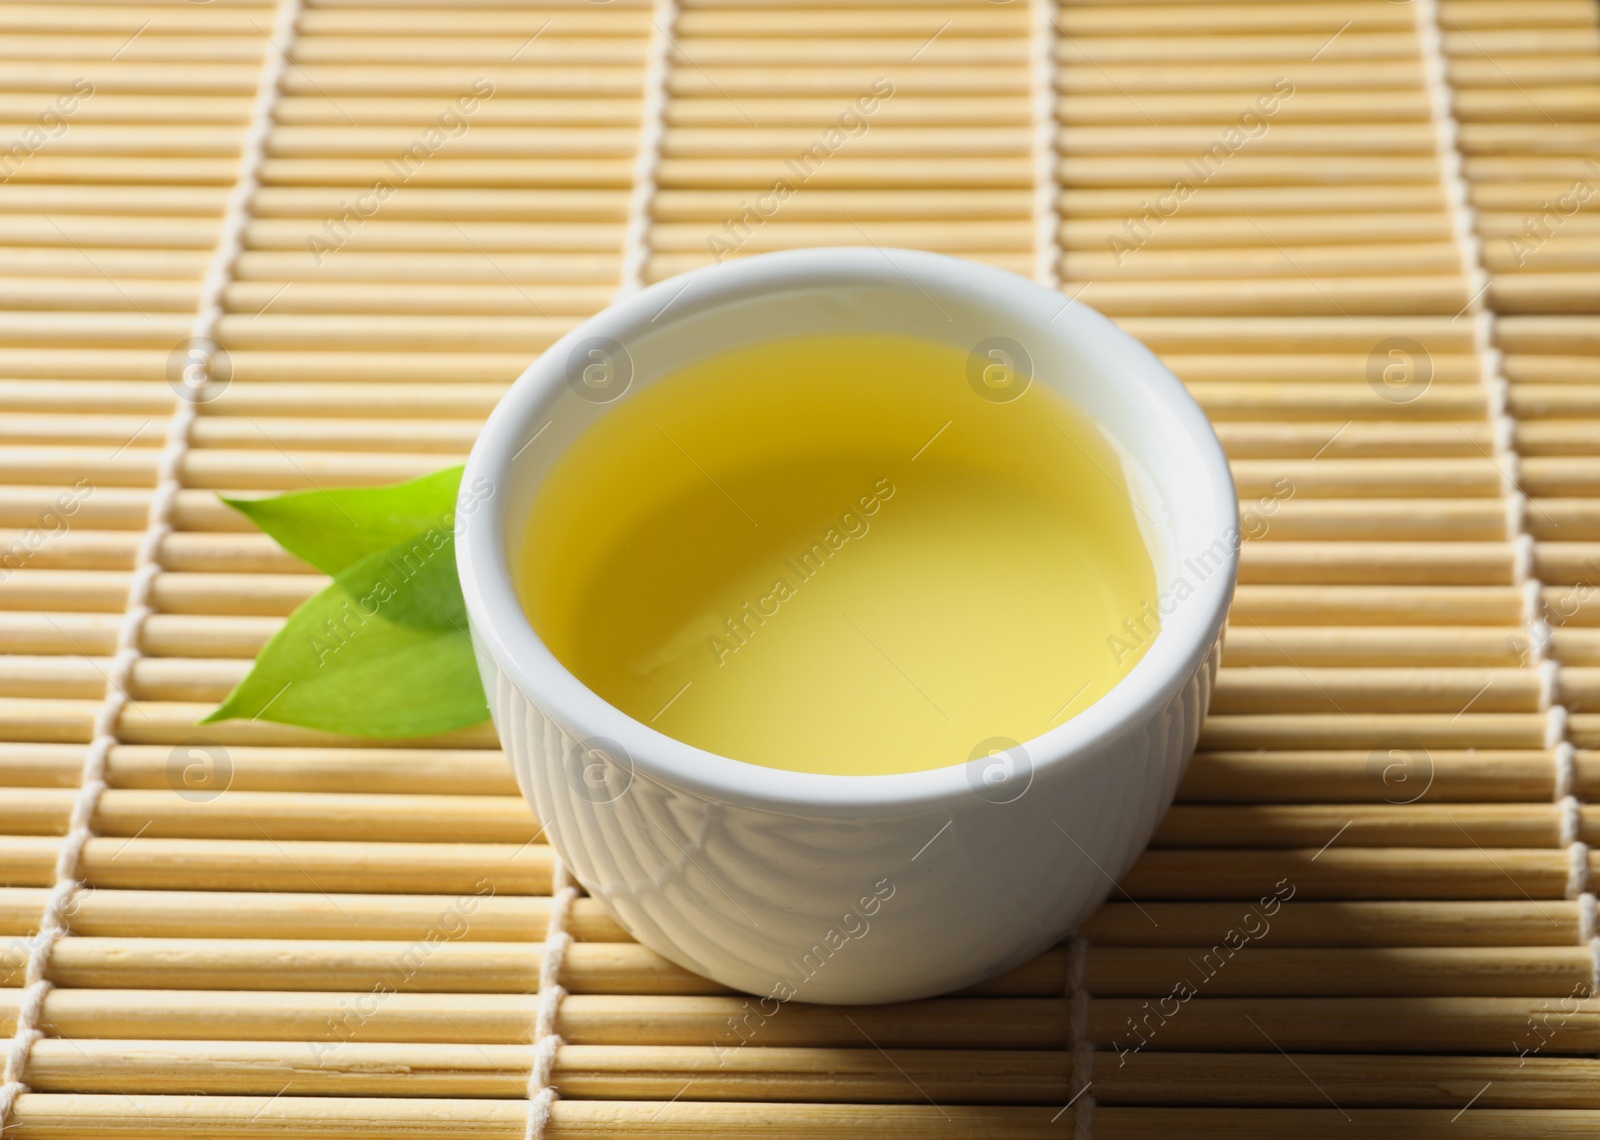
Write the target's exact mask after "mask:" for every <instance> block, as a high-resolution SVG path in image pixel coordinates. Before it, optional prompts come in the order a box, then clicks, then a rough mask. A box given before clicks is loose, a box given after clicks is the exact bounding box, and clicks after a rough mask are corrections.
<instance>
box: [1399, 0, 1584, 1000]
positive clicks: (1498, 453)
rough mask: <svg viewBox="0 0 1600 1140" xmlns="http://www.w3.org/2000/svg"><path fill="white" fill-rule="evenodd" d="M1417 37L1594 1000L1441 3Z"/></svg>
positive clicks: (1546, 629)
mask: <svg viewBox="0 0 1600 1140" xmlns="http://www.w3.org/2000/svg"><path fill="white" fill-rule="evenodd" d="M1416 18H1417V34H1418V37H1419V39H1420V40H1421V45H1422V61H1423V67H1424V69H1425V72H1426V79H1427V86H1428V92H1429V96H1430V100H1431V103H1432V107H1433V121H1434V125H1435V128H1436V130H1437V133H1438V148H1437V149H1438V152H1439V162H1440V177H1441V182H1442V185H1443V188H1444V193H1445V198H1446V201H1447V202H1448V204H1449V212H1450V221H1451V225H1452V227H1453V228H1454V230H1455V238H1456V243H1457V248H1458V249H1460V250H1461V261H1462V272H1463V273H1464V274H1465V276H1466V279H1467V285H1468V287H1469V288H1470V289H1471V294H1470V297H1471V299H1470V300H1469V301H1468V303H1467V306H1466V307H1465V308H1464V309H1463V310H1462V313H1461V314H1458V319H1459V318H1460V317H1461V316H1470V317H1471V319H1472V336H1473V344H1474V347H1475V348H1476V350H1477V353H1478V360H1479V361H1480V362H1481V370H1482V378H1483V385H1484V389H1485V392H1486V394H1487V397H1488V404H1489V417H1490V422H1491V424H1492V425H1493V429H1494V459H1495V465H1496V466H1497V467H1498V468H1499V469H1500V479H1501V489H1502V490H1503V491H1504V493H1505V497H1506V537H1507V539H1508V540H1509V541H1510V542H1511V545H1512V575H1513V578H1514V580H1515V582H1516V584H1517V585H1518V586H1519V587H1521V589H1522V591H1523V594H1522V598H1523V605H1522V626H1523V632H1524V634H1525V635H1526V637H1527V639H1528V646H1529V652H1530V657H1531V660H1532V664H1533V666H1534V667H1535V668H1536V669H1537V670H1538V673H1539V709H1540V711H1541V712H1543V713H1544V714H1545V730H1544V741H1543V743H1544V747H1545V748H1546V749H1547V750H1549V751H1550V752H1551V755H1552V760H1553V762H1554V765H1555V772H1554V781H1553V785H1554V796H1553V798H1554V800H1555V802H1556V804H1557V805H1558V806H1559V809H1560V839H1559V842H1560V843H1561V845H1562V846H1563V847H1565V848H1566V850H1567V859H1568V869H1567V886H1566V896H1567V898H1569V899H1575V900H1577V903H1578V942H1579V944H1580V945H1587V946H1588V947H1589V992H1590V994H1591V995H1594V996H1600V936H1597V933H1596V931H1595V896H1594V892H1593V891H1591V890H1590V889H1589V846H1588V844H1586V843H1584V842H1583V840H1582V838H1581V836H1582V834H1583V804H1582V802H1581V801H1580V800H1579V799H1578V797H1577V795H1576V794H1575V788H1576V786H1577V782H1576V772H1575V759H1574V749H1573V746H1572V744H1571V742H1570V741H1568V740H1567V709H1566V706H1565V705H1563V704H1562V703H1561V666H1560V663H1559V662H1557V661H1555V660H1552V659H1551V658H1550V656H1549V650H1550V640H1551V631H1550V625H1549V623H1548V622H1547V621H1546V620H1545V616H1544V600H1543V599H1544V584H1543V583H1542V582H1540V581H1539V579H1538V578H1537V577H1536V576H1535V574H1534V571H1535V568H1536V567H1535V560H1534V555H1535V547H1534V538H1533V535H1532V533H1531V532H1530V531H1529V530H1528V527H1527V513H1528V497H1527V495H1526V493H1524V492H1523V490H1522V487H1521V470H1522V461H1521V456H1520V454H1519V453H1518V451H1517V425H1516V420H1515V419H1514V418H1513V417H1512V415H1511V412H1510V392H1511V385H1510V382H1509V381H1507V380H1506V377H1505V372H1504V370H1503V368H1502V364H1503V359H1502V355H1501V352H1500V349H1499V348H1498V347H1497V345H1496V343H1495V342H1496V337H1495V313H1494V310H1493V309H1492V308H1490V307H1489V305H1488V304H1487V303H1485V301H1484V294H1485V293H1487V292H1488V288H1489V284H1490V281H1491V278H1490V275H1489V271H1488V268H1487V267H1486V266H1485V264H1484V260H1483V246H1482V242H1481V241H1479V239H1478V227H1477V212H1476V210H1475V209H1474V208H1473V205H1472V200H1471V196H1470V193H1469V187H1468V185H1467V179H1466V176H1465V174H1464V173H1463V172H1462V161H1461V146H1460V124H1459V123H1458V122H1457V120H1456V117H1455V110H1454V95H1453V92H1452V89H1451V87H1450V80H1449V74H1448V70H1447V66H1446V60H1445V53H1444V37H1443V35H1442V33H1441V32H1440V28H1439V5H1438V0H1417V5H1416Z"/></svg>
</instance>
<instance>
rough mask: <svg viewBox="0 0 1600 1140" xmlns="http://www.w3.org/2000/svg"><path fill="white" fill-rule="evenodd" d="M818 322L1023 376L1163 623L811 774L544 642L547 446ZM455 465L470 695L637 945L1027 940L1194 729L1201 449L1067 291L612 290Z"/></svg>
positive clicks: (1230, 515) (1137, 356)
mask: <svg viewBox="0 0 1600 1140" xmlns="http://www.w3.org/2000/svg"><path fill="white" fill-rule="evenodd" d="M819 334H877V335H890V336H900V337H911V338H920V339H924V340H931V341H936V342H941V343H944V344H948V345H953V346H956V347H959V348H960V349H961V351H962V352H963V353H964V354H969V355H970V356H971V357H972V358H973V359H975V360H977V361H979V362H980V363H981V362H982V361H985V360H988V361H994V362H997V363H998V362H1004V363H1005V364H1006V368H1002V369H997V370H991V371H989V372H988V373H987V375H985V374H984V370H983V368H978V369H977V370H976V375H975V376H974V377H973V382H974V391H975V393H976V394H977V395H978V396H981V397H983V398H986V399H987V398H991V397H992V396H993V395H994V394H995V391H998V394H999V396H1000V397H1002V398H1003V397H1005V396H1006V395H1007V392H1006V385H1007V384H1008V383H1017V382H1025V383H1032V384H1047V385H1049V386H1051V387H1052V388H1054V389H1055V390H1057V391H1058V392H1059V393H1060V394H1061V395H1062V396H1064V397H1066V399H1067V400H1068V401H1070V402H1071V403H1072V404H1073V405H1075V406H1076V407H1077V408H1078V409H1079V410H1081V411H1082V412H1083V413H1084V414H1085V415H1087V416H1088V417H1089V418H1090V419H1092V420H1093V421H1094V422H1095V423H1096V424H1098V425H1099V426H1100V427H1101V428H1102V429H1103V431H1104V433H1105V434H1106V436H1108V437H1109V439H1110V441H1111V444H1112V446H1113V448H1114V449H1115V451H1116V452H1117V453H1118V455H1119V456H1120V457H1121V459H1122V461H1123V469H1124V475H1125V477H1126V479H1127V481H1128V484H1129V490H1130V492H1131V493H1132V495H1133V496H1134V498H1135V500H1136V502H1137V503H1138V505H1139V507H1140V515H1141V525H1142V526H1143V528H1144V537H1145V541H1146V544H1147V545H1148V547H1149V550H1150V555H1151V557H1152V560H1153V562H1154V566H1155V573H1156V581H1157V587H1158V593H1159V604H1160V608H1161V633H1160V634H1159V636H1157V637H1156V638H1155V639H1154V641H1153V642H1152V643H1151V645H1150V647H1149V649H1148V652H1146V654H1145V656H1144V657H1143V659H1141V660H1140V661H1139V663H1138V664H1137V665H1135V666H1134V668H1133V670H1132V671H1131V672H1129V673H1128V675H1127V676H1126V677H1124V678H1123V679H1122V680H1121V681H1120V682H1118V683H1117V684H1116V685H1115V687H1114V688H1112V689H1111V691H1110V692H1109V693H1107V694H1106V695H1105V696H1103V697H1101V698H1100V699H1099V700H1097V701H1096V702H1095V703H1094V704H1093V705H1091V706H1090V707H1089V708H1087V709H1086V710H1084V711H1083V712H1082V713H1079V714H1078V715H1076V716H1074V717H1073V718H1071V719H1070V720H1068V721H1067V722H1066V723H1065V724H1062V725H1060V726H1059V727H1057V728H1055V729H1052V730H1050V731H1048V732H1045V733H1044V734H1043V735H1040V736H1038V737H1035V738H1034V739H1031V740H1027V741H1023V742H1021V743H1020V744H1018V745H1016V746H1015V747H1009V746H1008V747H1006V748H1005V749H1004V750H1003V751H1002V752H1000V753H999V754H998V756H997V757H996V758H989V757H985V758H983V759H979V760H974V761H972V762H970V763H968V764H955V765H953V766H949V767H942V768H935V769H929V770H923V771H912V772H901V773H896V774H892V775H871V776H841V775H822V774H817V773H814V772H797V771H787V770H780V769H775V768H766V767H760V766H757V765H753V764H745V763H740V762H739V761H737V760H732V759H728V758H726V757H723V756H718V755H715V754H713V753H711V752H706V751H703V750H700V749H697V748H694V747H692V746H690V745H688V744H684V743H683V742H681V741H678V740H675V739H673V738H671V737H669V736H666V735H664V734H663V733H660V732H657V731H656V730H655V729H653V728H651V727H650V726H649V725H648V724H646V723H643V722H642V721H640V720H638V719H635V718H633V717H629V716H627V715H625V714H624V713H622V712H620V711H619V710H618V709H616V708H614V707H612V706H611V705H609V704H607V703H606V702H605V701H604V700H602V699H601V698H600V697H599V696H598V695H596V694H595V693H594V692H592V691H590V690H589V689H588V688H586V687H585V686H584V685H582V684H581V683H580V682H579V681H578V680H577V678H575V677H574V676H573V675H572V674H571V673H570V672H569V671H568V670H567V669H565V668H564V667H563V666H562V665H561V663H560V662H559V661H557V660H556V658H555V656H554V655H553V654H552V653H551V652H550V651H549V649H548V648H547V647H546V646H545V645H544V644H543V643H542V642H541V641H540V639H539V637H538V636H537V634H536V633H535V632H534V630H533V628H532V626H531V625H530V623H529V622H528V619H527V618H526V616H525V615H524V612H523V609H522V607H521V605H520V603H519V600H518V596H517V591H516V586H515V572H516V565H517V560H518V558H519V557H520V554H521V550H522V541H523V530H524V527H525V525H526V523H527V520H528V518H529V515H530V513H531V511H532V507H533V503H534V499H535V497H536V495H537V493H538V491H539V488H540V486H541V484H542V481H543V480H544V479H545V477H546V476H547V475H548V473H549V472H550V471H551V469H552V467H553V465H554V464H555V462H556V461H557V460H558V459H559V458H560V457H561V456H562V455H563V453H564V452H565V451H566V449H567V448H568V447H570V446H571V444H572V443H573V441H575V440H576V439H578V438H579V437H580V436H581V435H582V434H583V433H584V432H585V431H586V430H587V429H588V428H589V427H590V426H591V425H592V424H594V423H595V422H596V421H597V420H598V419H599V418H600V417H602V416H604V415H606V414H608V411H609V410H610V409H612V408H613V407H615V406H616V405H617V404H618V402H619V401H621V400H625V399H626V398H627V397H628V395H629V394H630V393H637V392H639V391H641V390H643V389H644V388H646V387H647V386H649V385H650V384H652V383H654V382H656V381H657V380H659V379H661V378H663V377H666V376H670V375H672V374H674V373H676V372H678V371H680V370H681V369H682V368H684V367H686V366H688V365H690V364H692V363H694V362H696V361H699V360H702V359H704V358H706V357H708V356H712V355H716V354H719V353H723V352H727V351H729V350H733V349H738V348H740V347H742V346H747V345H751V344H757V343H762V342H766V341H774V340H785V339H790V338H801V337H810V336H816V335H819ZM984 367H987V366H984ZM986 388H987V389H990V390H991V391H990V394H989V395H985V392H984V389H986ZM463 488H464V490H469V489H473V488H483V489H484V490H483V494H485V495H487V499H486V500H485V501H484V502H483V504H482V506H481V507H480V509H478V510H475V511H473V512H472V513H470V514H469V513H465V512H463V513H462V514H461V516H460V518H461V521H460V524H459V528H458V540H459V541H458V558H459V563H460V571H461V578H462V585H463V591H464V594H465V596H466V600H467V607H468V613H469V616H470V618H471V623H472V631H473V640H474V645H475V647H476V649H477V652H478V656H479V661H480V667H481V669H482V672H483V677H484V682H485V689H486V691H487V692H488V694H489V697H490V706H491V709H492V710H493V712H494V716H495V722H496V725H497V727H498V728H499V731H500V736H501V739H502V743H503V745H504V747H505V749H506V752H507V755H508V757H509V758H510V759H511V761H512V764H513V767H514V769H515V770H516V773H517V777H518V780H519V783H520V785H521V787H522V789H523V791H524V793H525V794H526V795H527V797H528V799H529V801H530V803H531V804H532V805H533V808H534V811H535V812H536V814H537V815H538V817H539V819H540V820H541V822H543V823H544V824H545V825H546V826H547V828H548V834H549V836H550V838H551V840H552V842H553V843H554V845H555V846H556V848H557V849H558V850H559V851H560V853H561V855H562V857H563V858H564V859H565V860H566V861H567V863H568V865H569V866H570V867H571V869H572V871H573V873H574V874H575V875H576V877H577V878H578V880H579V881H580V882H581V883H582V884H583V885H584V887H585V888H586V889H588V890H589V891H590V893H591V894H593V895H595V896H596V897H597V898H599V899H600V900H601V901H602V902H603V903H604V904H605V905H606V906H607V907H608V909H610V910H611V911H612V913H613V914H614V915H615V916H616V917H617V918H618V919H619V921H621V922H622V924H623V925H624V926H625V927H626V928H627V929H628V930H629V931H630V932H631V933H632V934H633V935H634V936H635V937H636V938H638V939H639V941H641V942H642V943H644V944H645V945H646V946H648V947H650V948H652V949H654V950H656V951H658V952H660V953H661V954H663V955H665V956H666V957H668V958H670V959H671V960H673V961H674V962H677V963H678V964H680V965H683V966H685V967H687V968H689V969H691V970H694V971H696V972H698V973H701V974H704V975H706V976H708V977H710V978H712V979H714V980H716V981H719V982H722V983H724V984H727V985H730V986H733V987H735V988H738V989H741V990H745V991H747V992H750V993H753V994H757V995H760V996H763V997H767V998H768V999H769V1001H771V1002H776V1003H778V1004H779V1005H780V1006H781V1004H782V1003H783V1002H787V1001H789V1000H802V1001H822V1002H875V1001H890V1000H905V999H909V998H914V997H920V996H926V995H929V994H933V993H939V992H944V991H947V990H950V989H954V988H958V987H960V986H963V985H967V984H971V983H974V982H976V981H979V980H981V979H983V978H986V977H990V976H993V975H994V974H996V973H999V972H1001V971H1004V970H1006V969H1008V968H1010V967H1012V966H1015V965H1017V964H1019V963H1021V962H1023V961H1025V960H1027V959H1028V958H1029V957H1031V956H1033V955H1035V954H1037V953H1038V952H1039V951H1040V950H1042V949H1044V948H1046V947H1048V946H1049V945H1050V944H1052V943H1053V942H1055V941H1056V940H1058V939H1059V938H1060V937H1061V936H1062V935H1063V934H1064V933H1066V932H1067V931H1068V930H1070V929H1071V928H1072V927H1073V926H1074V925H1075V924H1076V923H1077V922H1078V921H1080V920H1081V919H1082V918H1083V917H1084V916H1085V915H1086V914H1087V913H1088V912H1089V911H1090V910H1091V909H1092V908H1093V907H1094V906H1095V905H1097V904H1098V903H1099V901H1100V900H1101V899H1103V898H1104V896H1105V894H1106V892H1107V891H1108V890H1109V889H1110V887H1111V886H1112V883H1113V881H1114V880H1115V879H1116V878H1117V877H1118V876H1120V875H1121V874H1122V873H1123V872H1124V871H1125V870H1126V869H1127V867H1128V866H1129V865H1130V864H1131V862H1132V861H1133V859H1134V858H1135V857H1136V855H1137V853H1138V851H1139V850H1140V849H1141V848H1142V847H1143V845H1144V844H1145V843H1146V842H1147V841H1148V839H1149V836H1150V834H1151V833H1152V831H1153V830H1154V827H1155V825H1156V823H1157V821H1158V820H1159V818H1160V815H1161V814H1162V813H1163V812H1164V811H1165V809H1166V807H1167V805H1168V804H1169V803H1170V801H1171V798H1172V794H1173V792H1174V790H1175V788H1176V786H1177V782H1178V780H1179V778H1180V777H1181V775H1182V771H1183V767H1184V765H1185V764H1186V762H1187V759H1188V756H1189V754H1190V753H1191V752H1192V750H1193V747H1194V742H1195V739H1196V736H1197V734H1198V729H1199V721H1200V718H1201V716H1202V715H1203V713H1204V709H1205V704H1206V701H1207V699H1208V697H1209V692H1210V684H1211V679H1212V677H1213V675H1214V671H1215V667H1216V660H1217V649H1218V645H1219V639H1220V634H1221V628H1222V623H1223V620H1224V618H1225V616H1226V610H1227V605H1228V602H1229V600H1230V599H1231V596H1232V590H1233V584H1234V580H1235V576H1236V567H1237V551H1238V541H1239V537H1238V530H1237V507H1236V502H1235V499H1234V495H1233V488H1232V483H1231V479H1230V477H1229V475H1228V469H1227V464H1226V461H1225V459H1224V458H1223V456H1222V452H1221V448H1220V446H1219V445H1218V444H1217V442H1216V439H1215V436H1214V435H1213V433H1212V432H1211V430H1210V427H1209V425H1208V424H1207V423H1206V420H1205V418H1204V416H1203V415H1202V414H1201V412H1200V410H1199V408H1198V407H1197V406H1196V405H1195V404H1194V402H1193V400H1192V399H1191V398H1190V397H1189V396H1188V395H1187V393H1186V392H1185V391H1184V389H1183V387H1182V385H1181V384H1180V383H1179V382H1178V381H1177V380H1176V379H1175V378H1174V377H1172V375H1171V374H1170V373H1169V372H1167V370H1166V369H1165V368H1164V367H1163V366H1162V365H1161V364H1160V363H1159V362H1158V361H1157V360H1156V359H1155V357H1154V356H1153V355H1152V354H1150V353H1149V352H1148V350H1146V349H1144V348H1143V346H1141V345H1139V344H1138V343H1137V342H1136V341H1134V340H1133V339H1132V338H1130V337H1128V336H1127V335H1126V334H1124V333H1122V332H1121V331H1120V330H1118V329H1116V328H1115V326H1113V325H1112V324H1111V323H1110V322H1108V321H1106V320H1105V319H1104V318H1103V317H1101V316H1100V315H1099V314H1097V313H1095V312H1093V311H1092V310H1089V309H1088V308H1086V307H1085V306H1083V305H1082V304H1081V303H1073V302H1070V301H1069V300H1068V299H1067V298H1065V297H1063V296H1061V295H1060V294H1058V293H1055V292H1054V291H1052V290H1048V289H1045V288H1043V287H1041V286H1038V285H1036V284H1034V283H1032V282H1029V281H1026V280H1025V279H1023V278H1020V277H1016V276H1014V275H1012V274H1009V273H1006V272H1004V271H1000V270H995V269H990V268H987V267H984V266H978V265H973V264H971V263H966V262H961V261H957V260H955V259H952V258H946V257H941V256H938V255H933V254H922V253H909V252H903V251H884V250H876V249H872V250H855V249H847V250H810V251H801V252H797V253H789V254H773V255H767V256H764V257H758V258H751V259H748V260H744V261H738V262H732V263H729V264H728V265H725V266H720V267H714V268H711V269H707V270H700V271H696V272H694V273H690V274H686V275H684V276H682V277H679V278H675V279H673V280H671V281H667V282H663V283H661V284H659V285H656V286H653V287H651V288H649V289H647V290H644V291H643V292H641V293H638V294H635V295H633V296H632V297H629V298H627V299H626V300H624V301H622V302H619V303H618V304H617V305H615V306H613V307H612V308H610V309H608V310H606V311H605V312H604V313H601V314H599V315H598V316H596V317H595V318H593V319H591V320H590V321H588V322H585V324H584V325H583V326H581V327H580V328H578V329H577V330H574V332H573V333H571V334H569V336H568V337H566V338H564V339H563V340H562V341H561V342H558V344H557V345H556V346H554V347H553V348H552V349H551V350H550V351H549V352H547V353H546V354H545V356H544V357H542V358H541V359H540V360H539V361H538V362H536V363H535V364H534V365H533V366H532V367H531V368H530V369H529V370H528V372H527V373H525V374H524V376H523V377H522V378H521V379H520V380H519V381H518V382H517V383H516V384H515V385H514V386H513V388H512V389H511V391H510V392H509V393H508V394H507V396H506V398H505V399H504V400H503V401H502V403H501V405H500V407H499V408H498V409H497V410H496V412H495V413H494V415H493V417H491V419H490V421H489V424H488V425H487V426H486V428H485V430H484V433H483V435H482V436H481V437H480V439H479V441H478V444H477V445H476V447H475V448H474V451H473V454H472V457H471V460H470V461H469V463H468V467H467V472H466V475H465V477H464V480H463ZM551 556H552V557H557V556H559V555H558V554H557V553H555V552H552V553H551ZM995 760H999V761H1001V762H1000V763H998V764H997V763H996V762H995ZM997 771H998V773H999V775H998V778H997V777H996V773H997Z"/></svg>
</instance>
